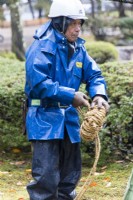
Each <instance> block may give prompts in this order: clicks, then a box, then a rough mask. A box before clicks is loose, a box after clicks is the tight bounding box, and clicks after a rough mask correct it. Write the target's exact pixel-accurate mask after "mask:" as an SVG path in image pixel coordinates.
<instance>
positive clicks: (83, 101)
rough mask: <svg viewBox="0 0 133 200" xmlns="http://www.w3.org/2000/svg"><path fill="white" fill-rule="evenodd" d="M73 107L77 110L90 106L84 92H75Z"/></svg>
mask: <svg viewBox="0 0 133 200" xmlns="http://www.w3.org/2000/svg"><path fill="white" fill-rule="evenodd" d="M72 105H73V107H75V108H76V107H78V106H85V107H88V106H89V102H88V96H87V95H86V94H84V93H83V92H75V95H74V99H73V103H72Z"/></svg>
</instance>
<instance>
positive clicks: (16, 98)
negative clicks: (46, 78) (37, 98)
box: [0, 57, 26, 148]
mask: <svg viewBox="0 0 133 200" xmlns="http://www.w3.org/2000/svg"><path fill="white" fill-rule="evenodd" d="M0 77H1V79H0V136H1V147H3V148H4V147H6V148H7V147H12V146H20V145H22V143H23V145H24V144H25V142H26V141H25V137H24V136H22V108H21V106H22V98H23V96H24V94H23V90H24V63H23V62H19V61H18V60H12V59H8V58H6V59H5V58H2V57H0Z"/></svg>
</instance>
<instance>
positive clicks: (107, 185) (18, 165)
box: [0, 149, 132, 200]
mask: <svg viewBox="0 0 133 200" xmlns="http://www.w3.org/2000/svg"><path fill="white" fill-rule="evenodd" d="M0 157H1V158H0V200H28V199H29V198H28V194H27V191H26V185H27V183H29V182H30V181H32V177H31V153H30V152H23V151H21V150H19V149H12V150H10V151H7V152H5V151H2V152H1V153H0ZM87 162H89V161H86V164H85V165H83V172H82V177H81V180H80V182H79V184H78V186H77V192H79V191H81V188H82V185H83V184H84V183H85V180H86V177H87V176H88V174H89V172H90V169H91V168H90V167H87ZM131 169H132V162H125V161H123V160H117V161H112V162H111V163H108V162H107V163H103V165H102V166H101V165H100V166H98V167H97V171H96V173H95V175H94V176H93V177H92V178H93V180H92V182H91V184H89V185H88V186H87V191H86V192H85V194H84V196H83V197H82V200H122V199H123V196H124V193H125V189H126V186H127V182H128V179H129V176H130V173H131Z"/></svg>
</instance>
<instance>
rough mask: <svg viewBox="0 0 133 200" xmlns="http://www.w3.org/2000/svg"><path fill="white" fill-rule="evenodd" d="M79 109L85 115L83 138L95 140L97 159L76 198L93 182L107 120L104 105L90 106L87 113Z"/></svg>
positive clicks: (82, 130)
mask: <svg viewBox="0 0 133 200" xmlns="http://www.w3.org/2000/svg"><path fill="white" fill-rule="evenodd" d="M78 111H79V113H80V114H81V115H82V116H83V117H84V119H83V122H82V124H81V129H80V135H81V138H82V139H83V140H85V141H93V140H94V141H95V161H94V164H93V167H92V169H91V171H90V173H89V175H88V176H87V178H86V181H85V183H84V184H83V186H82V188H81V190H80V192H79V193H78V195H77V196H76V198H75V200H81V199H82V197H83V195H84V194H85V192H86V190H87V188H88V186H89V185H90V183H91V182H92V179H93V176H94V173H95V172H96V167H97V163H98V160H99V157H100V151H101V144H100V138H99V131H100V130H101V128H102V126H103V123H104V122H105V117H106V110H105V108H104V106H103V107H102V108H98V106H95V107H94V108H91V107H90V106H89V107H88V111H87V113H86V114H85V115H84V113H83V112H82V110H81V108H78Z"/></svg>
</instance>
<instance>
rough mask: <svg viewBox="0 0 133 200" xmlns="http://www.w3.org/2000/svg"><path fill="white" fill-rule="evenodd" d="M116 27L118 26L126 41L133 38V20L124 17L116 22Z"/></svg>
mask: <svg viewBox="0 0 133 200" xmlns="http://www.w3.org/2000/svg"><path fill="white" fill-rule="evenodd" d="M114 25H115V26H118V27H119V28H120V30H121V32H122V34H123V37H124V38H125V39H132V38H133V18H130V17H122V18H119V19H118V20H117V21H115V22H114Z"/></svg>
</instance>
